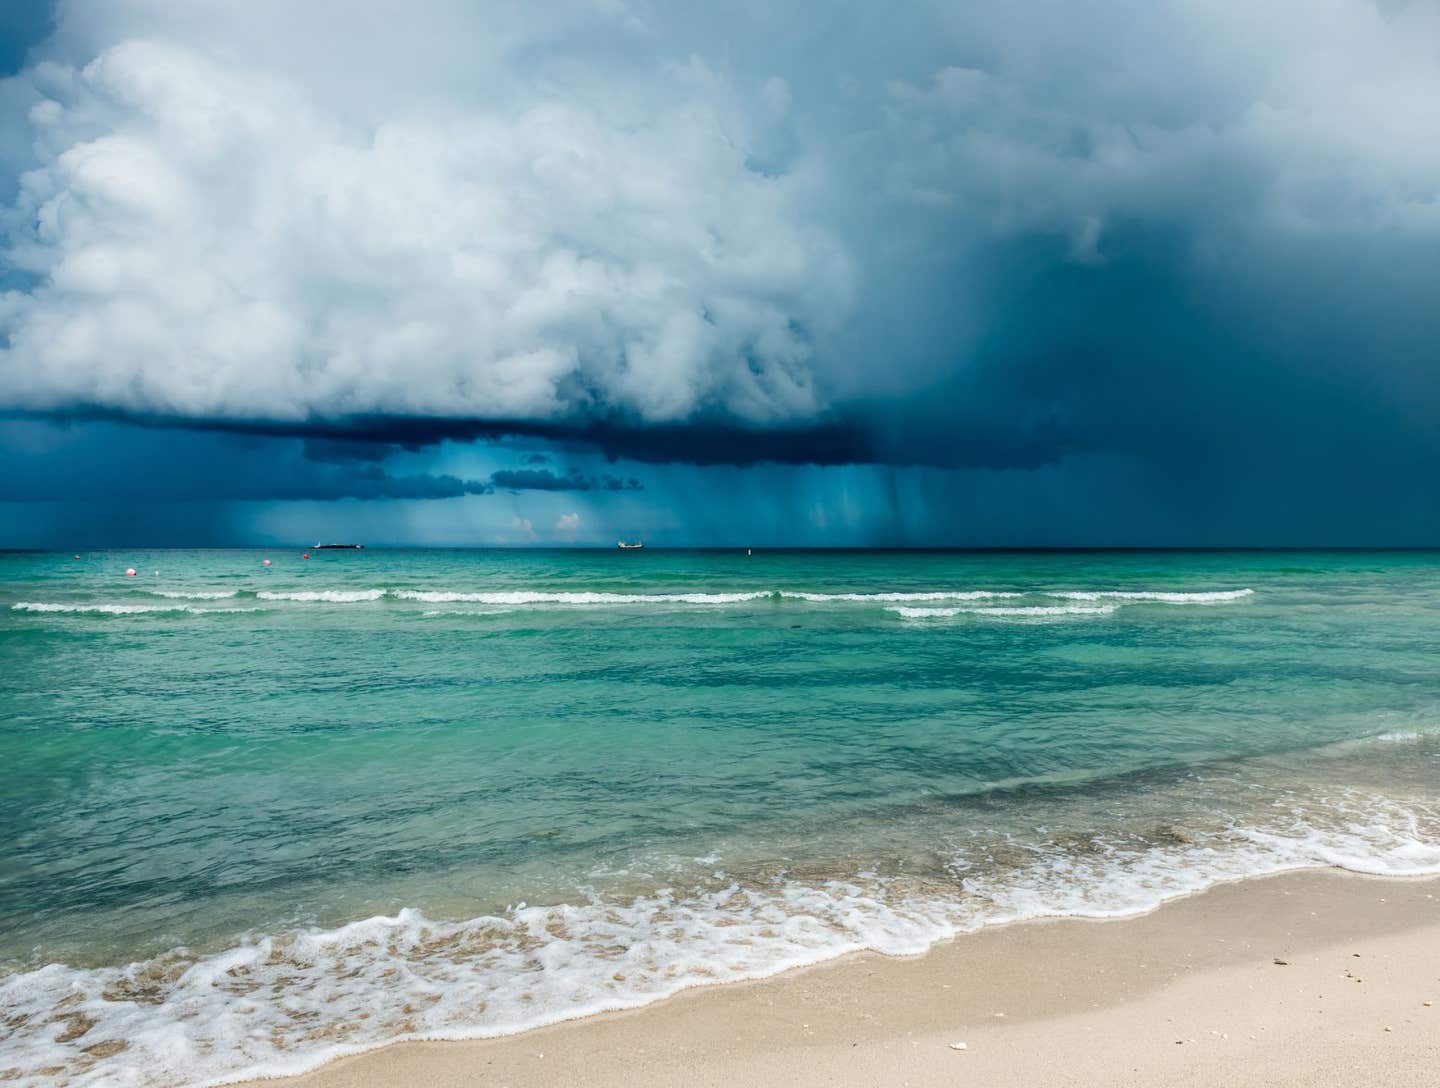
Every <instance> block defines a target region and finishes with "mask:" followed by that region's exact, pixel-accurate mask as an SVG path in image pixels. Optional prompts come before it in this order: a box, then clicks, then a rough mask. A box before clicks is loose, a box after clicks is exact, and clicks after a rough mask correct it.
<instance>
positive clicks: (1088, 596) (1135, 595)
mask: <svg viewBox="0 0 1440 1088" xmlns="http://www.w3.org/2000/svg"><path fill="white" fill-rule="evenodd" d="M1254 595H1255V591H1254V590H1253V589H1222V590H1206V591H1203V592H1192V593H1181V592H1170V591H1167V590H1114V589H1105V590H1090V589H1078V590H1064V591H1059V592H1052V593H1047V594H1046V596H1048V597H1060V598H1062V599H1064V600H1070V601H1138V602H1147V603H1152V604H1226V603H1228V602H1230V601H1240V600H1244V599H1245V598H1246V597H1253V596H1254Z"/></svg>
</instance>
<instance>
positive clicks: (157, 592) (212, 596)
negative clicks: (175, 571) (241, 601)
mask: <svg viewBox="0 0 1440 1088" xmlns="http://www.w3.org/2000/svg"><path fill="white" fill-rule="evenodd" d="M145 592H146V593H149V594H150V595H151V596H153V597H169V598H170V599H172V600H180V601H223V600H226V599H228V598H230V597H235V596H238V595H239V593H240V591H239V590H238V589H215V590H208V589H207V590H194V591H191V590H181V589H147V590H146V591H145Z"/></svg>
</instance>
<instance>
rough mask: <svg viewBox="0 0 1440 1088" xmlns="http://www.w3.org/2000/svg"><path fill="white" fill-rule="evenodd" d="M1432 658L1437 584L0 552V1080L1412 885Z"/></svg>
mask: <svg viewBox="0 0 1440 1088" xmlns="http://www.w3.org/2000/svg"><path fill="white" fill-rule="evenodd" d="M264 559H270V560H271V565H270V566H268V567H267V566H263V565H262V560H264ZM126 568H134V569H136V570H137V572H138V573H137V575H136V576H135V577H127V576H126V575H125V573H124V572H125V570H126ZM1437 651H1440V554H1433V553H1358V552H1351V553H1071V554H974V553H887V552H777V553H761V554H756V555H753V556H747V555H745V554H744V553H743V552H691V551H673V552H672V551H652V550H645V551H639V552H637V551H631V552H620V551H618V550H617V551H614V552H610V551H577V550H571V551H524V552H515V551H510V552H507V551H377V550H370V551H363V552H316V553H313V554H312V558H310V559H308V560H306V559H302V558H301V556H300V553H299V552H298V551H294V552H292V551H288V550H285V551H281V550H270V551H242V550H236V551H154V552H144V551H133V552H113V553H93V554H86V555H83V556H81V557H80V558H79V559H72V558H71V557H70V556H69V555H58V554H48V553H46V554H40V553H12V554H4V555H0V731H3V739H4V748H3V752H4V757H5V764H4V770H3V774H4V785H5V788H4V790H3V791H0V831H3V834H4V847H3V849H0V972H3V976H0V1024H3V1025H4V1029H5V1035H4V1036H3V1037H0V1077H3V1076H6V1075H8V1076H10V1077H11V1078H12V1079H14V1080H17V1081H18V1082H19V1083H22V1084H52V1083H60V1084H65V1083H70V1084H134V1085H164V1084H188V1083H210V1082H218V1081H223V1080H225V1079H229V1078H233V1077H237V1076H241V1075H243V1074H246V1073H254V1072H257V1071H285V1070H296V1069H301V1068H306V1067H308V1066H310V1065H313V1064H314V1063H315V1062H316V1061H319V1060H321V1059H323V1058H325V1057H327V1056H330V1055H333V1054H337V1053H343V1052H346V1051H350V1050H355V1049H363V1048H365V1047H368V1046H373V1045H377V1044H379V1043H383V1042H385V1041H388V1040H390V1039H393V1038H398V1037H404V1036H415V1035H419V1036H435V1037H463V1036H477V1035H486V1034H499V1033H505V1032H509V1031H515V1030H520V1029H523V1028H525V1027H527V1026H531V1025H534V1024H538V1023H545V1022H549V1021H553V1020H555V1019H559V1018H563V1017H566V1016H573V1015H578V1014H582V1013H585V1012H588V1011H594V1010H596V1009H600V1008H615V1007H624V1006H628V1005H634V1004H640V1003H643V1002H645V1001H648V1000H653V999H655V998H656V997H659V996H663V995H665V994H667V993H672V992H674V991H675V990H676V989H679V988H682V987H684V986H687V985H695V984H701V983H706V982H715V981H725V980H728V979H733V978H742V977H753V976H757V975H763V974H766V973H770V972H773V971H776V970H780V969H783V968H785V967H787V966H791V965H794V964H798V963H805V962H814V961H816V960H819V959H823V958H826V957H828V956H833V955H837V954H840V953H843V952H846V951H850V950H853V949H856V948H866V947H868V948H875V949H879V950H881V951H886V952H893V953H910V952H918V951H921V950H923V949H924V948H925V947H926V946H928V945H929V944H930V943H932V942H933V941H935V940H937V939H941V938H943V937H946V936H950V935H953V934H955V933H958V932H962V931H965V930H968V929H973V928H976V927H978V926H981V925H985V924H988V923H993V922H998V921H1005V920H1009V919H1013V918H1020V917H1030V916H1035V915H1041V914H1086V915H1096V916H1104V915H1112V914H1125V913H1133V912H1135V911H1139V910H1144V909H1148V908H1150V907H1152V906H1154V905H1155V904H1156V903H1158V902H1160V901H1163V900H1164V899H1165V898H1167V897H1170V896H1174V895H1178V894H1184V893H1186V892H1189V891H1193V890H1196V889H1198V888H1202V887H1205V886H1207V885H1209V884H1212V883H1214V882H1216V881H1218V880H1226V879H1235V878H1239V877H1243V876H1247V875H1254V874H1260V873H1266V872H1273V871H1277V870H1280V869H1285V868H1294V867H1300V866H1309V865H1343V866H1345V867H1347V868H1351V869H1355V870H1357V871H1363V872H1375V873H1395V874H1407V873H1429V872H1437V871H1440V734H1437V733H1436V732H1434V731H1435V730H1436V729H1437V726H1440V674H1437V670H1436V666H1435V662H1436V660H1437Z"/></svg>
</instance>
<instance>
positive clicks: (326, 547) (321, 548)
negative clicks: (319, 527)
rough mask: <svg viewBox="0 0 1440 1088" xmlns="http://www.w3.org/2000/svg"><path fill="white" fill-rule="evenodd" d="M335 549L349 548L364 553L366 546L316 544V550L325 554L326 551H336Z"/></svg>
mask: <svg viewBox="0 0 1440 1088" xmlns="http://www.w3.org/2000/svg"><path fill="white" fill-rule="evenodd" d="M334 548H349V549H350V550H351V551H363V550H364V549H365V545H364V544H321V543H318V542H317V543H316V544H315V550H316V551H317V552H323V551H326V550H329V549H334Z"/></svg>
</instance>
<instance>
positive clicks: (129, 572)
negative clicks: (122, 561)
mask: <svg viewBox="0 0 1440 1088" xmlns="http://www.w3.org/2000/svg"><path fill="white" fill-rule="evenodd" d="M125 577H126V578H134V577H135V568H134V567H126V568H125Z"/></svg>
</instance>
